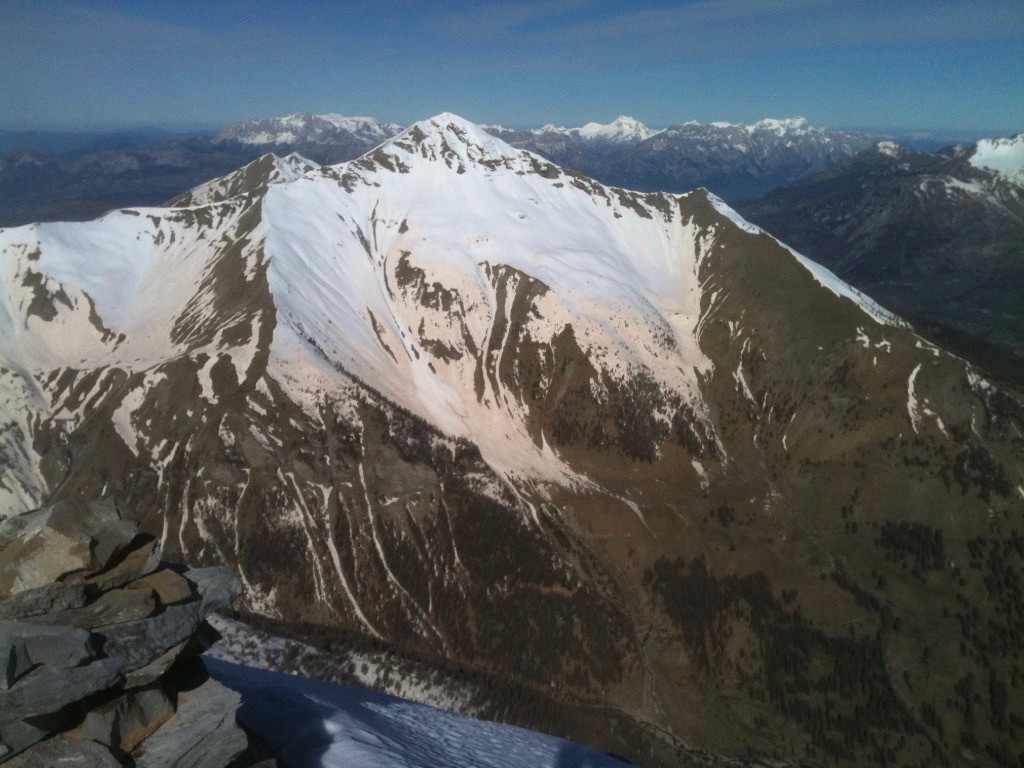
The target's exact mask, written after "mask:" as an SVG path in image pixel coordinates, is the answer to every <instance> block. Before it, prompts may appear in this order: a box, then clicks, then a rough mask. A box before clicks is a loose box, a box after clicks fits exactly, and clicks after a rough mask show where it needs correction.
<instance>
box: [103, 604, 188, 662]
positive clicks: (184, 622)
mask: <svg viewBox="0 0 1024 768" xmlns="http://www.w3.org/2000/svg"><path fill="white" fill-rule="evenodd" d="M202 608H203V604H202V602H200V601H199V600H194V601H192V602H190V603H182V604H180V605H171V606H168V607H167V608H166V609H165V610H164V612H163V613H159V614H157V615H155V616H150V617H149V618H146V619H140V620H138V621H128V622H125V623H123V624H113V625H111V626H109V627H103V628H102V629H100V630H99V631H98V633H97V634H99V635H101V636H102V637H103V638H104V640H105V642H104V644H103V652H104V653H106V654H107V655H108V656H116V657H118V658H120V659H122V660H123V661H124V668H125V671H126V672H134V671H135V670H139V669H142V668H143V667H145V666H146V665H147V664H150V663H151V662H153V661H155V660H156V659H157V658H158V657H160V656H161V655H163V654H164V653H166V652H167V651H169V650H170V649H171V648H173V647H174V646H176V645H178V644H179V643H181V642H183V641H184V640H186V639H188V638H189V637H191V636H192V634H193V633H194V632H195V631H196V629H197V628H198V627H199V622H200V621H202V619H203V614H202Z"/></svg>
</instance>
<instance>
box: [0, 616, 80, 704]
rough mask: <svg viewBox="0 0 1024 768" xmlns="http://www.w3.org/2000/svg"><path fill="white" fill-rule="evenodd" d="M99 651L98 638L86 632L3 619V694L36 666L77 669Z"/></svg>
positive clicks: (0, 628) (0, 640) (0, 687)
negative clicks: (76, 667)
mask: <svg viewBox="0 0 1024 768" xmlns="http://www.w3.org/2000/svg"><path fill="white" fill-rule="evenodd" d="M96 651H97V643H96V638H94V637H92V636H91V635H90V634H89V633H88V632H86V631H85V630H83V629H76V628H73V627H46V626H40V625H38V624H32V623H29V622H22V621H9V620H0V663H2V664H3V669H2V670H0V692H2V691H4V690H7V689H9V688H10V687H11V686H12V685H14V684H15V682H16V681H17V680H18V679H19V678H21V677H22V676H24V675H25V674H27V673H28V672H29V670H31V669H32V668H33V667H36V666H38V665H46V666H47V667H51V668H53V669H66V668H69V667H75V666H78V665H79V664H81V663H82V662H84V661H86V660H87V659H90V658H93V657H94V656H95V655H96Z"/></svg>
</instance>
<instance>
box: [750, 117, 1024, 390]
mask: <svg viewBox="0 0 1024 768" xmlns="http://www.w3.org/2000/svg"><path fill="white" fill-rule="evenodd" d="M738 210H739V211H740V212H741V213H742V214H743V215H744V216H746V217H747V218H748V219H749V220H751V221H753V222H756V223H757V224H759V225H760V226H762V227H764V228H765V229H766V230H768V231H769V232H771V233H772V234H773V235H775V236H777V237H779V238H780V239H782V240H783V241H785V242H787V243H789V244H790V245H792V246H793V247H795V248H797V249H798V250H800V251H801V252H803V253H804V254H806V255H807V256H810V257H811V258H813V259H815V260H816V261H819V262H820V263H822V264H824V265H825V266H827V267H828V268H829V269H831V270H833V271H834V272H835V273H836V274H837V275H839V276H840V277H842V278H843V279H844V280H847V281H849V282H850V283H852V284H854V285H856V286H857V287H858V288H860V289H861V290H863V291H865V292H867V293H868V294H869V295H871V296H873V297H875V298H876V299H878V300H879V301H881V302H882V303H883V304H884V305H885V306H887V307H889V308H890V309H893V310H894V311H896V312H898V313H900V314H901V315H903V316H905V317H909V318H913V319H914V320H915V321H916V322H920V323H921V325H922V328H923V329H924V330H930V332H931V333H933V334H934V335H935V336H936V337H937V338H939V339H942V341H943V343H944V344H946V345H947V346H949V347H951V348H953V349H956V350H958V351H959V352H960V353H961V354H964V355H965V356H968V357H971V358H978V357H979V356H980V357H981V358H982V359H983V361H984V363H985V365H986V367H988V368H990V369H993V370H998V371H999V372H1001V373H1003V374H1004V375H1008V376H1012V377H1014V378H1016V379H1017V380H1024V288H1022V286H1024V134H1018V135H1017V136H1015V137H1013V138H1010V139H998V140H986V141H981V142H978V143H977V144H975V145H970V146H966V147H950V148H948V149H946V150H944V151H942V152H939V153H926V152H915V151H911V150H908V149H905V148H903V147H901V146H899V145H897V144H894V143H892V142H880V143H878V144H876V145H874V146H872V147H871V148H870V149H868V150H866V151H864V152H862V153H860V154H859V155H857V156H856V157H854V158H851V159H849V160H846V161H844V162H842V163H840V164H839V165H837V166H836V167H835V168H833V169H831V170H828V171H825V172H823V173H821V174H818V175H815V176H812V177H811V178H808V179H803V180H801V181H798V182H796V183H794V184H792V185H791V186H789V187H786V188H782V189H778V190H776V191H774V192H772V193H771V194H769V195H767V196H766V197H764V198H763V199H761V200H757V201H754V202H751V203H747V204H741V205H739V206H738ZM1006 350H1009V351H1011V352H1012V353H1015V354H1013V355H1011V356H1010V357H1007V354H1006Z"/></svg>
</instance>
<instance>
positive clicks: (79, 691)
mask: <svg viewBox="0 0 1024 768" xmlns="http://www.w3.org/2000/svg"><path fill="white" fill-rule="evenodd" d="M240 591H241V585H240V583H239V582H238V579H237V578H236V577H235V576H234V575H232V574H231V573H230V572H228V571H226V570H225V569H223V568H193V569H185V568H174V567H171V566H169V565H168V564H166V563H163V562H161V560H160V549H159V547H158V545H157V542H156V541H155V540H154V539H153V537H152V536H148V535H146V534H144V533H142V532H140V531H139V529H138V527H137V526H136V525H135V524H134V523H133V522H132V521H130V520H129V519H127V518H126V517H123V516H122V515H121V514H120V513H119V512H118V510H117V508H116V507H115V506H114V505H113V504H111V503H94V504H88V505H87V504H82V503H78V502H74V501H62V502H58V503H57V504H54V505H53V506H50V507H46V508H42V509H38V510H35V511H33V512H28V513H25V514H22V515H16V516H14V517H10V518H8V519H6V520H4V521H3V522H2V523H0V617H2V618H0V659H3V662H4V665H3V670H2V672H0V763H4V764H5V765H7V766H11V768H34V767H36V766H40V767H41V766H56V765H76V766H77V765H81V766H90V767H95V768H107V767H108V766H109V767H110V768H115V767H119V766H122V765H131V766H135V767H136V768H143V767H144V766H152V767H153V768H156V767H157V766H160V767H161V768H170V767H172V766H173V767H177V766H181V767H182V768H184V766H188V767H189V768H207V767H208V768H222V767H223V766H226V765H228V764H229V763H231V764H232V765H237V766H241V765H243V764H245V765H248V764H250V763H251V761H250V762H246V763H242V762H237V763H233V762H232V761H233V760H234V759H235V758H236V757H238V756H239V755H241V754H242V753H243V751H244V750H245V749H246V747H247V738H246V735H245V733H244V732H243V731H242V730H241V729H240V728H239V727H238V726H237V725H235V720H234V713H235V710H236V709H237V708H238V706H239V704H240V700H239V696H238V694H236V693H235V692H233V691H230V690H228V689H227V688H225V687H223V686H222V685H220V684H219V683H217V682H215V681H214V680H211V679H209V678H208V676H207V675H206V673H205V670H204V669H203V665H202V663H201V662H199V661H198V659H197V658H196V654H197V653H198V652H199V651H201V650H203V648H204V647H205V644H206V643H207V642H210V641H212V639H213V638H214V637H216V635H215V633H212V630H210V629H209V627H208V625H206V624H205V622H204V618H205V617H206V616H207V615H208V614H209V613H211V612H212V611H215V610H218V609H220V608H225V607H227V605H228V604H229V603H230V602H231V601H232V600H233V599H234V598H235V597H237V596H238V594H239V593H240ZM204 638H205V639H204Z"/></svg>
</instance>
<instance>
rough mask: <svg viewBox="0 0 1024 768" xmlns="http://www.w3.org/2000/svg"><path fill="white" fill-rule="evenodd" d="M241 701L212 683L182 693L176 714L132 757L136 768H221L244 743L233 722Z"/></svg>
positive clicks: (235, 695) (208, 682)
mask: <svg viewBox="0 0 1024 768" xmlns="http://www.w3.org/2000/svg"><path fill="white" fill-rule="evenodd" d="M240 704H241V697H240V696H239V695H238V694H237V693H235V692H234V691H232V690H230V689H228V688H225V687H224V686H223V685H221V684H220V683H218V682H216V681H215V680H212V679H210V680H207V681H206V682H204V683H203V684H202V685H200V686H199V687H198V688H196V689H195V690H192V691H189V692H188V693H182V694H181V695H180V696H179V699H178V711H177V713H176V714H175V715H174V717H172V718H171V719H170V720H168V721H167V722H166V723H165V724H164V725H163V727H161V728H160V730H158V731H157V732H156V733H154V734H153V735H152V736H150V737H149V738H148V739H146V740H145V741H144V742H143V743H142V745H141V746H140V747H139V748H138V749H137V750H136V751H135V753H134V754H133V755H132V756H133V757H134V758H135V765H136V768H223V766H225V765H227V764H228V763H229V762H231V760H232V759H234V758H235V757H236V756H237V755H239V754H241V753H242V751H243V750H245V748H246V745H247V742H248V739H247V738H246V735H245V732H244V731H243V730H242V729H241V728H239V727H238V725H237V724H236V722H235V712H236V711H237V710H238V707H239V706H240Z"/></svg>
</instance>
